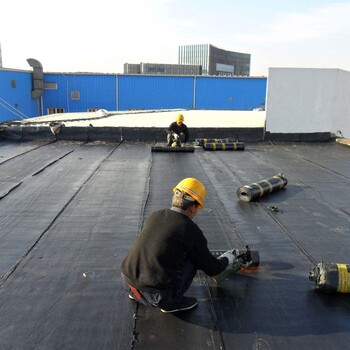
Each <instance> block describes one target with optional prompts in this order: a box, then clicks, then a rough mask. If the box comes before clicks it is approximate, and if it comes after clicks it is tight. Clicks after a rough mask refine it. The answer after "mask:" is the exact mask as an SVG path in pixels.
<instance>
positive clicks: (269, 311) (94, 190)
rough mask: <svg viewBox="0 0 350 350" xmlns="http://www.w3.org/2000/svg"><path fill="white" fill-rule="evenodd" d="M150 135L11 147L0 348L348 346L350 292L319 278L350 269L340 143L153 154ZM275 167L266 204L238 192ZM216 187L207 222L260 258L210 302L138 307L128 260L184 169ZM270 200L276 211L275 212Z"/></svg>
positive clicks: (5, 149)
mask: <svg viewBox="0 0 350 350" xmlns="http://www.w3.org/2000/svg"><path fill="white" fill-rule="evenodd" d="M153 144H154V143H151V142H149V143H145V142H125V141H124V142H121V143H108V142H95V143H93V142H78V141H75V142H73V141H56V142H54V141H52V140H51V141H30V142H26V143H25V142H17V143H15V142H5V141H3V142H1V143H0V186H1V187H0V198H1V199H0V227H1V228H0V276H1V277H0V349H146V350H147V349H181V350H184V349H192V350H193V349H346V348H348V347H349V344H350V322H349V312H350V295H349V294H340V293H333V294H324V293H320V292H317V291H315V290H314V285H313V283H312V282H310V281H309V280H308V273H309V269H310V267H311V266H312V265H313V264H314V263H315V262H319V261H321V260H323V261H328V262H335V263H350V250H349V246H350V225H349V223H350V204H349V197H350V154H349V148H348V147H344V146H342V145H339V144H337V143H331V142H330V143H312V144H303V143H288V144H270V143H252V144H246V145H245V150H244V151H242V152H219V151H217V152H210V151H204V150H203V149H202V148H201V147H196V149H195V152H193V153H186V152H185V153H181V152H179V153H177V152H173V153H162V152H161V153H154V152H151V146H152V145H153ZM277 173H283V174H284V176H285V177H286V178H287V179H288V185H287V186H286V187H285V188H283V189H281V190H279V191H276V192H273V193H271V194H269V195H266V196H263V197H261V198H260V199H258V200H257V201H254V202H243V201H240V200H239V199H238V197H237V195H236V191H237V189H238V188H239V187H240V186H242V185H248V184H251V183H254V182H258V181H260V180H263V179H268V178H270V177H271V176H274V175H275V174H277ZM190 176H191V177H196V178H198V179H200V180H201V181H202V182H203V183H204V184H205V186H206V188H207V200H206V203H205V208H204V209H203V210H202V211H200V212H199V214H198V216H197V217H196V218H195V221H196V223H198V225H199V226H200V227H201V228H202V229H203V231H204V233H205V235H206V237H207V239H208V243H209V247H210V249H213V250H221V249H222V250H224V249H225V250H226V249H229V248H232V247H239V248H243V247H244V246H245V245H246V244H250V246H251V248H252V249H257V250H259V252H260V266H259V268H258V269H257V270H254V271H250V272H249V273H248V272H245V273H237V274H235V275H234V276H233V277H232V278H231V279H229V280H226V281H225V282H223V283H222V285H221V286H220V287H218V286H217V285H216V284H215V283H214V282H213V280H212V279H211V278H210V277H207V276H205V275H204V274H203V273H202V272H199V273H198V274H197V276H196V278H195V280H194V283H193V285H192V286H191V288H190V290H189V291H188V293H187V294H188V295H193V296H195V297H197V298H198V300H199V302H198V307H197V308H196V309H193V310H191V311H188V312H183V313H177V314H176V313H175V314H163V313H161V312H159V310H157V309H153V308H146V307H144V306H142V305H138V304H136V303H135V302H134V301H130V300H129V298H128V297H127V295H126V293H125V292H124V290H123V288H122V285H121V281H120V273H119V271H120V270H119V266H120V264H121V261H122V259H123V258H124V256H125V254H126V253H127V251H128V249H129V248H130V246H131V245H132V243H133V242H134V240H135V239H136V237H137V234H138V232H139V230H140V228H141V227H142V224H143V221H144V220H145V219H146V218H147V217H148V216H149V215H150V213H151V212H152V211H153V210H156V209H159V208H163V207H169V206H170V201H171V196H172V188H173V187H174V186H175V185H176V184H177V183H178V182H179V181H180V180H181V179H183V178H184V177H190ZM271 208H274V209H276V208H277V209H278V210H271Z"/></svg>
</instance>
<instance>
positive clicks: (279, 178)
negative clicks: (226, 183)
mask: <svg viewBox="0 0 350 350" xmlns="http://www.w3.org/2000/svg"><path fill="white" fill-rule="evenodd" d="M287 183H288V180H287V179H286V178H285V177H284V175H283V174H277V175H275V176H272V177H271V178H269V179H266V180H261V181H259V182H254V183H252V184H250V185H245V186H242V187H239V188H238V190H237V197H238V198H239V199H240V200H242V201H245V202H251V201H254V200H256V199H258V198H260V197H263V196H265V195H267V194H269V193H271V192H274V191H277V190H280V189H282V188H284V187H285V186H286V185H287Z"/></svg>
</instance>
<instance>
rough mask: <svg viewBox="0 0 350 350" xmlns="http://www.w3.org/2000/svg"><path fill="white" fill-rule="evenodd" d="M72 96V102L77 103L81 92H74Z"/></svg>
mask: <svg viewBox="0 0 350 350" xmlns="http://www.w3.org/2000/svg"><path fill="white" fill-rule="evenodd" d="M70 95H71V98H72V100H75V101H77V100H80V92H79V91H72V92H71V94H70Z"/></svg>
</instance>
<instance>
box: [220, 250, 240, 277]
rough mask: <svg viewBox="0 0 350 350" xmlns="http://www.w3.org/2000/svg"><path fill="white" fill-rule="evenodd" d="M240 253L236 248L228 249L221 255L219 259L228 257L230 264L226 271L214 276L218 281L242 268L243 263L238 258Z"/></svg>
mask: <svg viewBox="0 0 350 350" xmlns="http://www.w3.org/2000/svg"><path fill="white" fill-rule="evenodd" d="M238 255H239V251H238V249H234V250H228V251H227V252H225V253H224V254H221V255H220V256H219V259H221V258H224V257H226V258H227V259H228V260H229V264H228V265H227V267H226V269H225V270H224V271H222V272H221V273H219V274H218V275H216V276H214V280H215V281H216V282H217V283H220V282H222V281H223V280H225V279H226V278H228V277H230V276H231V275H232V274H233V273H235V272H237V271H239V270H240V268H241V266H242V264H241V262H240V261H239V260H237V256H238Z"/></svg>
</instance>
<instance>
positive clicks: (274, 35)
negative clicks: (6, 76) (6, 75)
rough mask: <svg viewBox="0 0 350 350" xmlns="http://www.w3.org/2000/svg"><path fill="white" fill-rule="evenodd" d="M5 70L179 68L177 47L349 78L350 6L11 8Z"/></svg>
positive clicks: (25, 4) (278, 0)
mask: <svg viewBox="0 0 350 350" xmlns="http://www.w3.org/2000/svg"><path fill="white" fill-rule="evenodd" d="M0 44H1V51H2V64H3V67H4V68H15V69H25V70H31V68H30V66H29V65H28V63H27V61H26V60H27V58H35V59H37V60H38V61H40V62H41V63H42V65H43V68H44V72H101V73H123V64H124V63H141V62H144V63H170V64H176V63H178V48H179V46H180V45H190V44H212V45H214V46H216V47H218V48H221V49H224V50H229V51H236V52H243V53H249V54H251V75H252V76H261V75H263V76H268V68H269V67H303V68H339V69H344V70H348V71H350V1H342V0H332V1H331V0H210V1H209V0H176V1H175V0H129V1H124V2H119V1H113V0H95V1H91V0H70V1H68V0H60V1H52V0H51V1H50V0H11V1H10V0H8V1H2V3H1V7H0Z"/></svg>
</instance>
